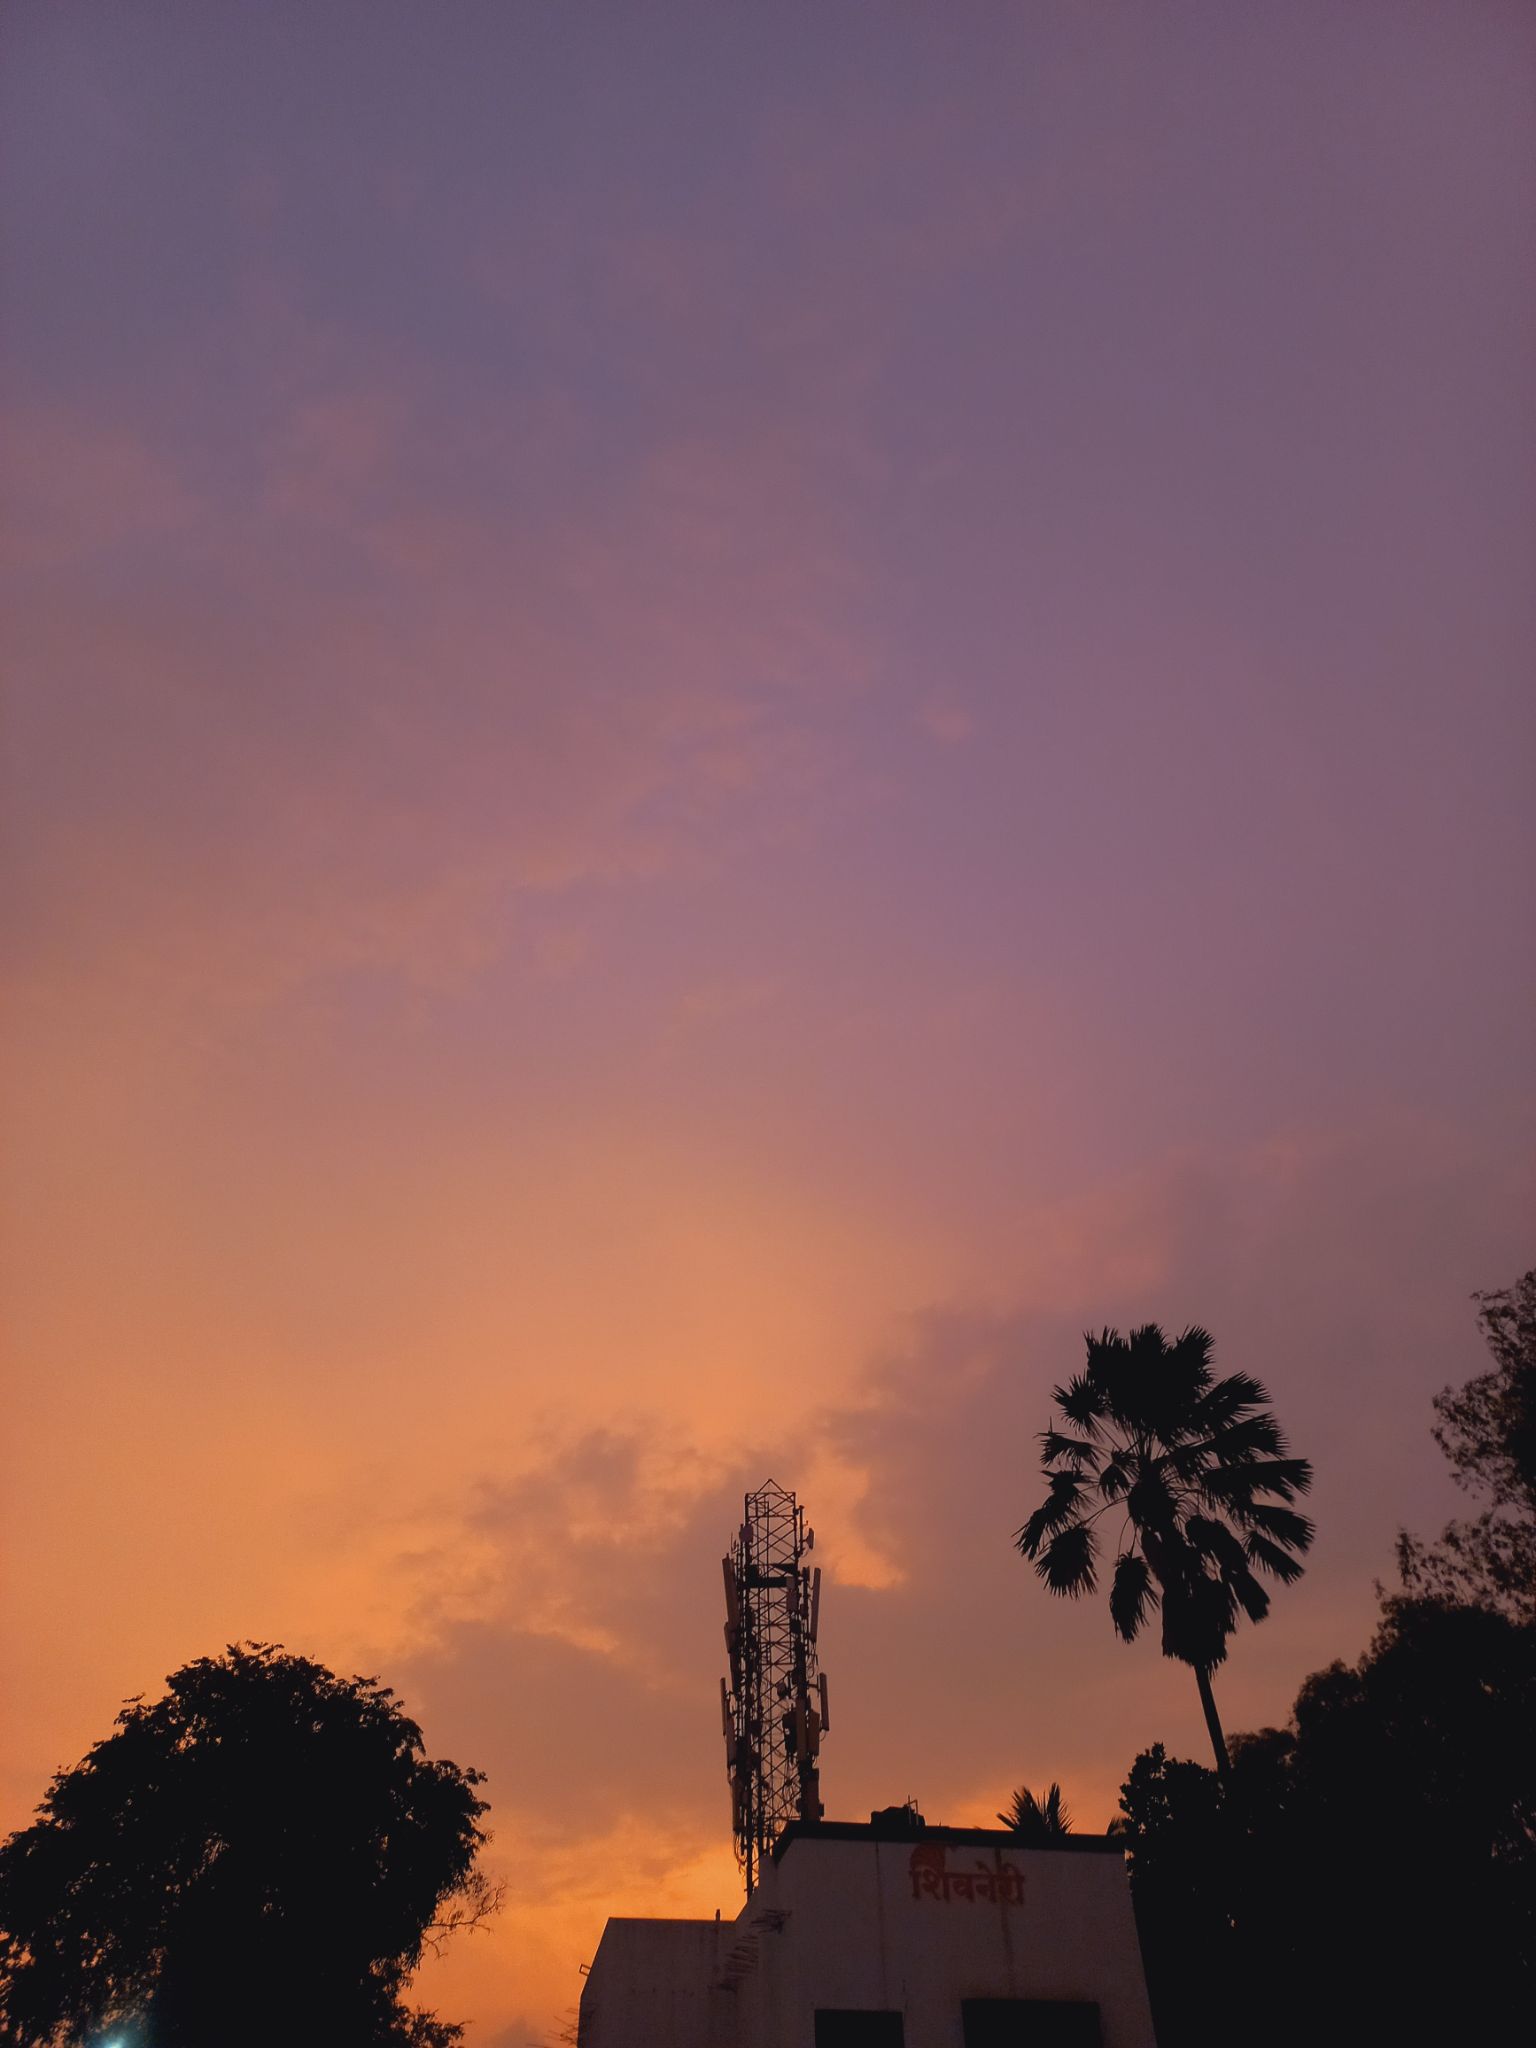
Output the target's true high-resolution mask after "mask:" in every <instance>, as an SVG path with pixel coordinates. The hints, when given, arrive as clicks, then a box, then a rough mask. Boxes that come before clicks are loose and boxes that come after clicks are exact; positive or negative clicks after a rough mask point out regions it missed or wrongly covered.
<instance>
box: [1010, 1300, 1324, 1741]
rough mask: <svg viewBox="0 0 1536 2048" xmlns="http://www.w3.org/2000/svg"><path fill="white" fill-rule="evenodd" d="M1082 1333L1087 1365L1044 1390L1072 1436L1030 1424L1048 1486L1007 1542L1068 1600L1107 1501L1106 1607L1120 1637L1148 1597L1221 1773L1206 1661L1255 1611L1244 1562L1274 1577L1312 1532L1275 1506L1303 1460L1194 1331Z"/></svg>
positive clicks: (1296, 1568) (1306, 1483)
mask: <svg viewBox="0 0 1536 2048" xmlns="http://www.w3.org/2000/svg"><path fill="white" fill-rule="evenodd" d="M1084 1341H1085V1342H1086V1344H1087V1347H1088V1362H1087V1367H1086V1369H1085V1370H1084V1371H1083V1372H1081V1373H1079V1374H1078V1375H1077V1377H1076V1378H1075V1379H1073V1380H1071V1381H1070V1382H1069V1383H1068V1384H1067V1385H1066V1386H1065V1387H1057V1388H1056V1389H1055V1390H1054V1392H1053V1396H1052V1398H1053V1399H1054V1400H1055V1402H1056V1405H1057V1407H1058V1408H1059V1409H1060V1411H1061V1415H1062V1418H1063V1420H1064V1421H1065V1422H1066V1423H1067V1424H1068V1425H1070V1428H1071V1429H1072V1430H1073V1431H1075V1432H1076V1434H1068V1433H1066V1432H1065V1431H1064V1430H1059V1429H1055V1428H1052V1429H1046V1430H1042V1431H1041V1433H1040V1447H1041V1468H1042V1471H1043V1473H1044V1476H1045V1478H1046V1480H1047V1482H1048V1483H1049V1486H1050V1492H1049V1495H1048V1496H1047V1498H1046V1500H1045V1501H1044V1503H1043V1504H1042V1505H1041V1506H1040V1507H1038V1508H1036V1510H1035V1512H1034V1513H1033V1514H1032V1515H1031V1516H1030V1518H1029V1520H1028V1521H1027V1522H1026V1523H1025V1524H1024V1526H1023V1528H1022V1529H1020V1530H1019V1531H1018V1532H1017V1534H1016V1535H1015V1538H1014V1541H1015V1542H1016V1543H1017V1545H1018V1547H1019V1550H1020V1552H1021V1554H1022V1555H1023V1556H1025V1557H1027V1558H1030V1559H1032V1560H1033V1562H1034V1566H1035V1570H1036V1571H1037V1572H1038V1573H1039V1574H1040V1576H1041V1578H1042V1579H1044V1581H1045V1583H1046V1585H1047V1586H1048V1587H1049V1588H1050V1590H1051V1591H1052V1592H1053V1593H1059V1594H1061V1595H1062V1596H1063V1597H1064V1598H1067V1599H1070V1600H1076V1599H1079V1598H1080V1597H1081V1596H1082V1595H1083V1594H1085V1593H1091V1592H1093V1591H1094V1589H1095V1587H1096V1586H1097V1584H1098V1569H1097V1561H1098V1552H1099V1531H1098V1529H1097V1528H1096V1527H1095V1524H1096V1523H1097V1521H1098V1519H1099V1517H1100V1516H1101V1515H1104V1514H1108V1513H1110V1512H1111V1510H1118V1511H1119V1512H1120V1515H1121V1517H1122V1521H1121V1525H1120V1531H1119V1537H1118V1554H1117V1556H1116V1558H1115V1571H1114V1578H1113V1581H1112V1583H1111V1585H1110V1591H1109V1612H1110V1618H1111V1620H1112V1621H1113V1622H1114V1625H1115V1628H1116V1630H1117V1632H1118V1633H1119V1634H1120V1635H1121V1636H1122V1637H1123V1638H1124V1639H1125V1641H1126V1642H1128V1643H1129V1642H1133V1641H1134V1640H1135V1638H1136V1636H1137V1634H1138V1633H1139V1632H1140V1629H1141V1626H1142V1623H1143V1622H1144V1621H1145V1620H1146V1618H1147V1615H1148V1613H1149V1611H1150V1610H1151V1609H1152V1608H1154V1607H1157V1606H1161V1608H1162V1615H1163V1655H1164V1656H1165V1657H1176V1658H1178V1659H1179V1661H1180V1662H1181V1663H1184V1664H1188V1665H1189V1666H1190V1668H1191V1670H1193V1672H1194V1674H1195V1681H1196V1683H1197V1685H1198V1686H1199V1688H1200V1704H1201V1706H1202V1707H1203V1708H1204V1710H1205V1725H1206V1727H1207V1728H1208V1729H1209V1730H1210V1736H1211V1747H1212V1748H1213V1749H1214V1750H1215V1752H1216V1768H1217V1770H1218V1771H1220V1772H1221V1773H1222V1775H1223V1776H1225V1775H1226V1771H1227V1746H1226V1741H1225V1738H1224V1737H1223V1735H1222V1731H1221V1720H1220V1717H1219V1716H1218V1714H1217V1712H1216V1700H1215V1696H1214V1694H1213V1693H1212V1691H1211V1673H1212V1671H1213V1670H1214V1669H1215V1668H1216V1666H1217V1665H1218V1664H1220V1663H1221V1662H1222V1660H1223V1658H1224V1657H1225V1656H1226V1654H1227V1639H1228V1637H1229V1636H1230V1635H1231V1634H1232V1631H1233V1630H1234V1629H1235V1628H1236V1626H1237V1622H1238V1616H1239V1614H1240V1613H1242V1614H1246V1615H1247V1616H1248V1618H1249V1620H1250V1621H1262V1620H1263V1619H1264V1616H1265V1615H1266V1614H1267V1613H1268V1612H1269V1595H1268V1593H1267V1592H1266V1591H1265V1590H1264V1588H1263V1587H1262V1586H1261V1585H1260V1584H1259V1581H1258V1579H1257V1578H1256V1577H1255V1576H1254V1574H1255V1571H1256V1570H1257V1571H1261V1572H1265V1573H1267V1574H1268V1575H1269V1576H1270V1577H1271V1578H1275V1579H1278V1580H1280V1582H1281V1583H1282V1584H1283V1585H1289V1584H1290V1583H1291V1581H1292V1580H1293V1579H1297V1578H1299V1577H1300V1576H1301V1572H1302V1565H1301V1563H1300V1553H1301V1552H1303V1551H1305V1550H1306V1549H1307V1548H1308V1546H1309V1545H1310V1543H1311V1541H1312V1534H1313V1529H1312V1524H1311V1522H1309V1521H1308V1520H1307V1518H1306V1516H1305V1515H1301V1514H1298V1513H1297V1512H1296V1511H1295V1509H1294V1508H1292V1507H1290V1506H1289V1505H1288V1503H1289V1502H1291V1501H1293V1500H1295V1498H1296V1496H1297V1495H1298V1494H1301V1493H1305V1492H1306V1491H1307V1489H1308V1488H1309V1487H1310V1486H1311V1484H1312V1467H1311V1466H1310V1465H1309V1464H1308V1462H1307V1460H1306V1459H1305V1458H1292V1457H1290V1456H1288V1455H1287V1452H1286V1446H1285V1440H1284V1438H1283V1437H1282V1436H1281V1434H1280V1431H1279V1428H1278V1427H1277V1425H1276V1423H1275V1419H1274V1417H1273V1416H1272V1415H1271V1414H1270V1413H1269V1412H1268V1402H1269V1396H1268V1394H1266V1392H1265V1391H1264V1389H1263V1387H1261V1386H1260V1385H1259V1383H1258V1381H1257V1380H1255V1379H1250V1378H1249V1377H1248V1375H1247V1374H1246V1373H1233V1374H1231V1375H1230V1376H1229V1377H1228V1378H1226V1379H1223V1380H1218V1379H1216V1378H1215V1377H1214V1375H1213V1373H1212V1371H1211V1338H1210V1335H1209V1333H1208V1332H1207V1331H1205V1330H1201V1329H1190V1330H1186V1331H1185V1332H1184V1333H1183V1335H1182V1336H1180V1337H1176V1338H1175V1339H1174V1340H1173V1342H1172V1343H1170V1342H1169V1341H1168V1339H1167V1338H1166V1337H1164V1335H1163V1333H1162V1331H1161V1330H1160V1329H1159V1328H1158V1326H1157V1324H1156V1323H1147V1324H1144V1325H1143V1327H1142V1328H1141V1329H1139V1330H1132V1332H1131V1333H1130V1336H1129V1337H1122V1336H1121V1335H1120V1333H1119V1331H1118V1330H1105V1331H1104V1332H1103V1334H1102V1335H1101V1336H1098V1337H1094V1336H1093V1335H1091V1334H1089V1335H1087V1336H1086V1337H1085V1340H1084Z"/></svg>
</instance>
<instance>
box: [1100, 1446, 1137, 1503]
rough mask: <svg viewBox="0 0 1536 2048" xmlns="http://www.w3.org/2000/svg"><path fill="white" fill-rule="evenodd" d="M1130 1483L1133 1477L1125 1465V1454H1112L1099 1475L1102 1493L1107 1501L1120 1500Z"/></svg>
mask: <svg viewBox="0 0 1536 2048" xmlns="http://www.w3.org/2000/svg"><path fill="white" fill-rule="evenodd" d="M1130 1483H1131V1475H1130V1473H1129V1471H1128V1470H1127V1469H1126V1466H1125V1464H1124V1463H1123V1453H1121V1452H1118V1451H1117V1452H1112V1453H1111V1454H1110V1456H1109V1457H1108V1458H1107V1459H1106V1460H1105V1462H1104V1467H1103V1469H1102V1471H1101V1472H1100V1473H1099V1491H1100V1493H1102V1494H1103V1496H1104V1498H1105V1499H1106V1500H1118V1499H1119V1498H1120V1496H1121V1494H1123V1493H1124V1492H1125V1491H1126V1489H1127V1488H1128V1487H1129V1486H1130Z"/></svg>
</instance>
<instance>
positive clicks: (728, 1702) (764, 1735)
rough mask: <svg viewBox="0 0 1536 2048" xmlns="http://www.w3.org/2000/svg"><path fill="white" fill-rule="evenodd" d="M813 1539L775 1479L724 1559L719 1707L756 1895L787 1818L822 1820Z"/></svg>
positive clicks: (755, 1496)
mask: <svg viewBox="0 0 1536 2048" xmlns="http://www.w3.org/2000/svg"><path fill="white" fill-rule="evenodd" d="M815 1540H816V1537H815V1531H814V1530H811V1529H808V1528H807V1527H806V1526H805V1510H804V1508H802V1507H797V1506H796V1505H795V1496H794V1495H793V1494H792V1493H787V1492H786V1491H785V1489H784V1488H783V1487H782V1486H775V1484H774V1483H773V1481H772V1480H771V1479H770V1480H769V1481H768V1483H767V1485H766V1486H760V1487H759V1488H758V1490H757V1492H756V1493H749V1494H748V1495H747V1497H746V1503H745V1512H744V1515H743V1518H742V1524H741V1533H740V1534H739V1535H738V1536H737V1538H736V1541H735V1542H734V1543H733V1544H732V1545H731V1549H730V1555H729V1556H728V1557H726V1558H725V1559H724V1560H723V1563H724V1568H725V1647H726V1653H727V1655H728V1656H729V1658H730V1661H731V1676H730V1682H729V1683H727V1682H726V1680H725V1679H723V1678H722V1679H721V1681H720V1712H721V1718H722V1720H723V1721H724V1724H725V1755H726V1770H727V1772H728V1773H729V1776H730V1781H731V1825H732V1829H733V1832H734V1833H735V1836H736V1859H737V1861H738V1862H739V1863H740V1865H741V1869H742V1875H743V1876H744V1877H745V1879H746V1881H747V1893H748V1896H749V1897H750V1895H751V1893H752V1891H753V1889H754V1887H755V1886H756V1884H757V1881H758V1877H759V1875H760V1874H761V1871H762V1867H763V1858H764V1857H765V1856H766V1855H767V1854H768V1852H769V1851H770V1850H771V1849H772V1847H773V1844H774V1841H775V1839H776V1838H777V1836H778V1832H779V1830H780V1828H782V1827H783V1826H784V1824H785V1822H786V1821H791V1820H820V1818H821V1778H820V1773H819V1771H818V1769H817V1765H816V1759H817V1756H818V1755H819V1754H820V1751H821V1738H822V1736H823V1735H824V1734H825V1732H826V1727H827V1681H826V1679H825V1678H824V1677H822V1676H820V1675H819V1674H818V1672H817V1668H816V1622H817V1614H818V1610H819V1608H820V1606H821V1567H820V1566H819V1565H818V1566H817V1567H816V1569H815V1570H814V1571H813V1570H811V1568H810V1567H809V1566H808V1565H806V1564H805V1562H804V1559H805V1556H806V1553H807V1552H808V1551H809V1550H810V1548H811V1546H812V1544H813V1543H814V1542H815Z"/></svg>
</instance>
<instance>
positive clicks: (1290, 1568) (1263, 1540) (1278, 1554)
mask: <svg viewBox="0 0 1536 2048" xmlns="http://www.w3.org/2000/svg"><path fill="white" fill-rule="evenodd" d="M1243 1548H1244V1550H1245V1551H1246V1552H1247V1553H1248V1557H1249V1559H1250V1560H1251V1562H1252V1563H1254V1564H1256V1565H1257V1566H1258V1567H1259V1569H1260V1571H1265V1572H1268V1573H1269V1575H1270V1577H1271V1578H1272V1579H1278V1580H1279V1581H1280V1583H1281V1585H1282V1586H1289V1585H1292V1584H1294V1582H1295V1581H1296V1580H1297V1579H1299V1578H1300V1577H1301V1575H1302V1573H1303V1571H1305V1569H1306V1567H1305V1565H1303V1564H1302V1562H1301V1560H1300V1558H1297V1557H1292V1555H1291V1553H1290V1552H1289V1551H1288V1550H1282V1549H1281V1548H1280V1545H1279V1544H1278V1543H1271V1542H1270V1540H1269V1538H1268V1537H1267V1536H1258V1535H1254V1536H1250V1537H1249V1538H1248V1540H1247V1542H1246V1543H1245V1544H1244V1545H1243Z"/></svg>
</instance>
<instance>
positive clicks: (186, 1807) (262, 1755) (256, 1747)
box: [0, 1643, 495, 2048]
mask: <svg viewBox="0 0 1536 2048" xmlns="http://www.w3.org/2000/svg"><path fill="white" fill-rule="evenodd" d="M167 1684H168V1690H167V1692H166V1694H165V1696H164V1697H163V1698H162V1699H159V1700H156V1701H154V1702H153V1703H150V1704H146V1703H145V1701H143V1700H142V1699H136V1700H132V1701H130V1702H129V1703H128V1705H127V1706H125V1707H124V1709H123V1711H122V1712H121V1713H120V1714H119V1715H118V1717H117V1726H116V1730H115V1732H114V1733H113V1734H111V1735H109V1736H107V1737H106V1738H105V1739H104V1740H103V1741H101V1742H99V1743H97V1744H96V1746H95V1747H94V1748H93V1749H92V1750H91V1752H90V1753H89V1755H88V1756H87V1757H86V1758H85V1759H84V1761H83V1762H82V1763H80V1764H79V1765H77V1766H76V1767H75V1768H74V1769H73V1770H71V1771H63V1772H60V1773H59V1774H58V1775H57V1776H56V1777H55V1778H54V1780H53V1783H52V1786H51V1788H50V1789H49V1791H48V1794H47V1796H46V1798H45V1799H44V1800H43V1802H42V1805H41V1806H40V1808H39V1811H38V1818H37V1819H36V1820H35V1821H34V1822H33V1823H32V1824H31V1825H30V1826H29V1827H26V1828H23V1829H21V1830H19V1831H18V1832H17V1833H16V1834H13V1835H12V1836H11V1837H10V1838H9V1840H8V1841H6V1842H5V1843H4V1844H3V1845H0V2040H3V2041H5V2042H7V2043H10V2044H14V2048H42V2044H53V2043H60V2044H62V2043H64V2042H71V2041H74V2040H76V2039H79V2038H82V2037H88V2038H91V2039H96V2038H99V2036H100V2034H101V2032H102V2030H104V2029H107V2028H110V2029H112V2030H113V2031H114V2032H118V2033H121V2035H122V2037H123V2039H124V2040H125V2041H126V2042H132V2041H136V2040H138V2039H139V2038H142V2039H143V2040H144V2041H146V2042H149V2041H152V2042H154V2043H155V2044H156V2048H160V2044H165V2048H183V2044H187V2048H190V2044H192V2043H197V2044H200V2048H204V2044H206V2043H208V2042H210V2041H218V2042H220V2043H223V2044H229V2048H246V2044H250V2048H255V2044H257V2043H258V2042H259V2043H260V2044H262V2048H271V2043H272V2042H273V2041H277V2040H280V2041H284V2042H288V2043H299V2044H307V2043H314V2044H316V2048H319V2044H321V2043H325V2044H326V2048H334V2044H335V2043H337V2042H340V2041H345V2042H347V2043H358V2044H368V2043H383V2042H411V2043H416V2044H418V2048H436V2044H442V2043H447V2042H450V2041H452V2040H454V2039H456V2038H457V2037H458V2034H459V2029H458V2028H456V2027H452V2026H448V2025H445V2024H444V2023H441V2022H438V2021H436V2020H435V2019H433V2018H432V2016H431V2015H429V2014H420V2013H412V2012H410V2011H408V2010H407V2008H406V2006H405V2004H404V2002H403V1999H402V1995H401V1994H402V1992H403V1990H404V1987H405V1985H406V1983H407V1981H408V1979H409V1976H410V1973H411V1971H412V1970H413V1969H414V1968H415V1967H416V1965H417V1964H418V1963H419V1962H420V1960H421V1957H422V1954H423V1951H424V1949H425V1947H426V1946H427V1945H428V1944H429V1943H430V1942H433V1941H434V1940H436V1939H437V1938H439V1937H440V1936H441V1935H442V1934H444V1933H446V1932H447V1931H450V1930H451V1929H452V1928H453V1927H454V1926H457V1925H463V1924H465V1923H466V1922H472V1921H473V1920H475V1919H477V1918H479V1917H480V1916H481V1915H482V1914H483V1913H484V1912H486V1911H487V1910H489V1909H490V1908H491V1906H492V1905H493V1904H494V1903H495V1902H494V1898H493V1896H492V1894H491V1891H490V1888H489V1887H488V1886H487V1884H486V1882H485V1880H484V1878H483V1877H482V1876H481V1875H480V1874H479V1873H478V1871H477V1870H476V1867H475V1859H476V1856H477V1853H478V1851H479V1849H480V1846H481V1844H482V1842H483V1841H484V1840H485V1833H484V1830H483V1828H482V1827H481V1825H480V1816H481V1815H482V1814H483V1813H484V1812H485V1811H486V1804H485V1801H484V1800H483V1799H481V1798H480V1797H479V1796H478V1794H477V1792H476V1789H475V1788H476V1787H477V1786H478V1785H479V1784H480V1783H481V1782H482V1780H481V1775H480V1773H479V1772H477V1771H473V1770H462V1769H460V1768H459V1766H458V1765H456V1764H452V1763H448V1762H445V1761H432V1760H430V1759H429V1758H428V1757H427V1756H426V1755H425V1753H424V1750H423V1746H422V1737H421V1731H420V1729H419V1728H418V1727H417V1726H416V1724H415V1723H414V1722H413V1721H411V1720H410V1719H408V1718H407V1716H406V1714H405V1712H404V1711H403V1709H402V1707H401V1706H400V1704H399V1702H398V1701H397V1700H396V1699H395V1697H394V1695H393V1693H392V1691H391V1690H390V1688H389V1687H387V1686H384V1685H381V1684H380V1683H379V1682H378V1681H377V1680H376V1679H372V1678H347V1679H344V1678H338V1677H337V1676H336V1675H335V1674H334V1673H332V1672H330V1671H328V1670H326V1669H325V1667H324V1666H323V1665H319V1664H315V1663H311V1662H309V1661H308V1660H306V1659H304V1658H302V1657H296V1656H289V1655H286V1654H284V1652H283V1651H282V1649H281V1648H280V1647H279V1646H276V1645H272V1644H261V1643H248V1644H242V1645H233V1646H231V1647H230V1649H229V1650H228V1651H227V1652H226V1653H225V1654H224V1655H223V1656H220V1657H204V1658H200V1659H199V1660H198V1661H197V1662H195V1663H192V1664H188V1665H186V1666H185V1667H184V1668H183V1669H181V1670H179V1671H177V1672H175V1673H173V1674H172V1676H171V1677H170V1679H169V1680H168V1681H167Z"/></svg>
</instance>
